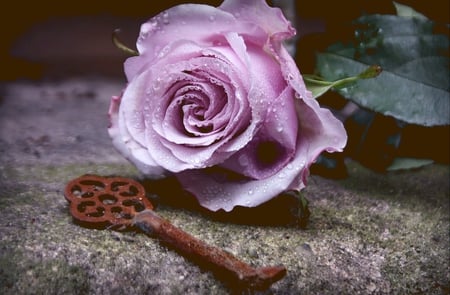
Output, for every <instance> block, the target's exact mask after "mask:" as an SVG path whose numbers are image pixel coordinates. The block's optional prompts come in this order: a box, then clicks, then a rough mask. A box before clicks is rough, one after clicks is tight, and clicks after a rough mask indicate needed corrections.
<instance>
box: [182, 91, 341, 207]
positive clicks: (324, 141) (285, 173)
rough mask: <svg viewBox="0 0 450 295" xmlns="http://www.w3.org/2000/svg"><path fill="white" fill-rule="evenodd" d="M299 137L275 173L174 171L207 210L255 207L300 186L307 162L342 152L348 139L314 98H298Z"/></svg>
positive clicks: (330, 115)
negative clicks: (256, 175)
mask: <svg viewBox="0 0 450 295" xmlns="http://www.w3.org/2000/svg"><path fill="white" fill-rule="evenodd" d="M297 103H298V109H299V111H300V114H301V115H300V119H299V120H300V136H299V137H298V138H297V150H296V153H295V155H294V158H293V160H292V161H291V162H290V163H289V164H288V165H286V166H285V167H284V168H283V169H281V170H280V171H279V172H278V173H276V174H274V175H273V176H271V177H268V178H265V179H262V180H249V179H242V178H240V179H237V180H233V178H232V177H228V178H226V179H225V180H224V179H223V177H226V175H224V174H223V173H221V172H217V173H216V172H212V171H211V170H193V171H186V172H181V173H178V174H176V177H177V178H178V180H179V181H180V183H181V184H182V185H183V187H184V188H185V189H186V190H187V191H189V192H191V193H192V194H194V195H195V196H196V197H197V199H198V201H199V202H200V204H201V205H202V206H204V207H206V208H208V209H209V210H212V211H217V210H219V209H223V210H225V211H231V210H232V209H233V208H234V207H235V206H245V207H254V206H258V205H259V204H262V203H264V202H266V201H268V200H270V199H271V198H273V197H275V196H277V195H278V194H280V193H281V192H283V191H285V190H289V189H302V188H303V187H304V186H305V184H306V178H307V176H308V174H309V165H310V164H311V163H312V162H313V161H314V160H315V159H316V158H317V157H318V155H319V154H320V153H321V152H322V151H324V150H327V151H341V150H342V149H343V148H344V146H345V144H346V141H347V136H346V133H345V129H344V127H343V125H342V123H341V122H340V121H339V120H337V119H336V118H335V117H334V116H333V115H332V114H331V112H330V111H329V110H327V109H322V108H320V106H319V105H318V103H317V102H316V101H315V100H305V101H303V100H298V101H297Z"/></svg>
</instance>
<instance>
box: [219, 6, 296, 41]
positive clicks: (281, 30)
mask: <svg viewBox="0 0 450 295" xmlns="http://www.w3.org/2000/svg"><path fill="white" fill-rule="evenodd" d="M219 9H222V10H224V11H227V12H230V13H232V14H233V15H234V16H235V17H236V18H237V19H238V20H239V21H241V22H242V21H247V22H252V23H254V24H257V25H258V26H260V27H261V28H263V29H264V30H265V31H266V32H268V33H269V35H270V36H273V35H276V34H281V35H282V36H283V39H285V38H289V37H291V36H293V35H294V34H295V29H294V28H293V27H292V26H291V25H290V23H289V22H288V21H287V20H286V18H285V17H284V15H283V12H282V11H281V10H280V9H279V8H278V7H270V6H269V5H268V4H267V2H266V1H265V0H246V1H242V0H225V1H223V3H222V4H221V5H220V6H219ZM280 39H281V38H280Z"/></svg>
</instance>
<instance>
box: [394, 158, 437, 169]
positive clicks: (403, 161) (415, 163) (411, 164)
mask: <svg viewBox="0 0 450 295" xmlns="http://www.w3.org/2000/svg"><path fill="white" fill-rule="evenodd" d="M433 163H434V161H433V160H429V159H413V158H396V159H395V160H394V162H392V164H391V166H389V167H388V168H387V169H386V170H387V171H396V170H406V169H415V168H420V167H423V166H426V165H430V164H433Z"/></svg>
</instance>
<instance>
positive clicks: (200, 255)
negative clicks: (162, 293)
mask: <svg viewBox="0 0 450 295" xmlns="http://www.w3.org/2000/svg"><path fill="white" fill-rule="evenodd" d="M133 224H134V225H135V226H136V227H137V228H139V229H140V230H141V231H143V232H144V233H146V234H147V235H149V236H152V237H157V238H158V239H159V240H160V241H162V242H164V243H166V244H167V245H169V246H171V247H173V248H174V249H175V250H177V251H178V252H181V253H182V254H184V255H185V256H187V257H189V258H191V259H193V260H195V261H196V262H197V263H198V264H200V265H203V264H206V265H207V266H209V267H210V268H212V269H213V270H214V271H215V272H216V274H217V275H222V276H225V277H227V278H231V279H233V280H236V282H237V283H239V285H240V286H242V287H245V288H251V289H266V288H268V287H270V285H271V284H273V283H274V282H276V281H278V280H280V279H282V278H283V277H284V276H285V275H286V268H285V267H284V266H270V267H261V268H253V267H252V266H250V265H249V264H247V263H245V262H243V261H241V260H239V259H238V258H236V257H235V256H233V255H232V254H230V253H228V252H225V251H224V250H222V249H220V248H217V247H213V246H211V245H208V244H206V243H205V242H203V241H201V240H199V239H197V238H195V237H193V236H192V235H190V234H188V233H186V232H184V231H182V230H181V229H179V228H177V227H175V226H174V225H172V224H171V223H170V222H169V221H167V220H165V219H163V218H161V217H160V216H158V215H157V214H156V213H155V212H153V211H152V210H144V211H142V212H140V213H138V214H136V216H135V217H134V219H133Z"/></svg>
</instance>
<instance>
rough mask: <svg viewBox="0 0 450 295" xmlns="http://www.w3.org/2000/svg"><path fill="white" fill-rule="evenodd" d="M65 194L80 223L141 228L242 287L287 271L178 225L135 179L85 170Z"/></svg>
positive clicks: (261, 283)
mask: <svg viewBox="0 0 450 295" xmlns="http://www.w3.org/2000/svg"><path fill="white" fill-rule="evenodd" d="M64 196H65V198H66V199H67V201H68V202H69V203H70V213H71V214H72V216H73V218H74V220H75V221H76V222H77V223H78V224H80V225H82V226H85V227H91V228H98V229H104V228H109V229H115V230H129V229H139V230H140V231H142V232H144V233H145V234H147V235H148V236H151V237H155V238H157V239H159V240H160V241H162V242H163V243H165V244H167V245H168V246H170V247H172V248H173V249H175V250H176V251H178V252H180V253H182V254H183V255H185V256H186V257H188V258H191V259H194V260H195V261H197V262H198V263H200V264H206V265H208V266H209V267H210V268H211V269H212V270H213V271H216V272H217V273H218V274H221V275H225V276H226V277H227V278H231V279H233V280H235V281H236V282H237V283H238V284H239V286H241V287H243V288H249V289H255V290H261V289H266V288H268V287H270V285H272V284H273V283H274V282H276V281H278V280H280V279H282V278H283V277H284V276H285V275H286V268H285V267H284V266H282V265H280V266H269V267H260V268H254V267H252V266H250V265H249V264H247V263H245V262H243V261H241V260H239V259H238V258H236V257H235V256H233V255H232V254H230V253H228V252H226V251H224V250H222V249H220V248H217V247H213V246H211V245H208V244H206V243H205V242H203V241H201V240H199V239H197V238H195V237H193V236H192V235H190V234H188V233H186V232H184V231H182V230H181V229H179V228H177V227H175V226H174V225H172V224H171V223H170V222H169V221H167V220H166V219H164V218H162V217H160V216H158V215H157V214H156V213H155V212H154V211H153V205H152V203H151V202H150V200H149V199H148V198H147V197H146V196H145V190H144V188H143V187H142V185H141V184H140V183H139V182H137V181H134V180H132V179H129V178H123V177H101V176H96V175H83V176H81V177H79V178H76V179H74V180H72V181H70V182H69V183H68V184H67V186H66V189H65V193H64Z"/></svg>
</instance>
